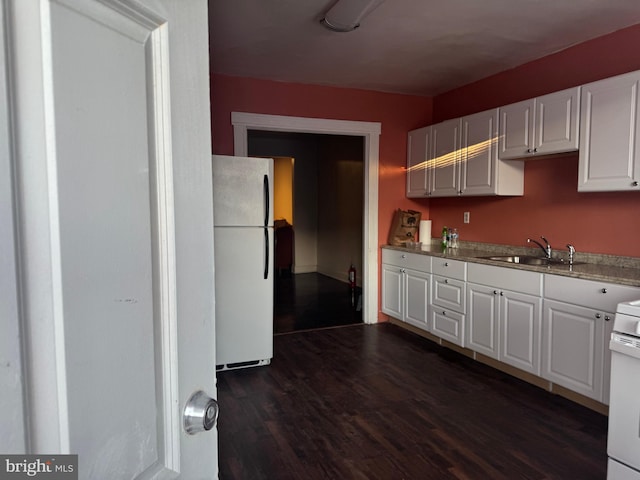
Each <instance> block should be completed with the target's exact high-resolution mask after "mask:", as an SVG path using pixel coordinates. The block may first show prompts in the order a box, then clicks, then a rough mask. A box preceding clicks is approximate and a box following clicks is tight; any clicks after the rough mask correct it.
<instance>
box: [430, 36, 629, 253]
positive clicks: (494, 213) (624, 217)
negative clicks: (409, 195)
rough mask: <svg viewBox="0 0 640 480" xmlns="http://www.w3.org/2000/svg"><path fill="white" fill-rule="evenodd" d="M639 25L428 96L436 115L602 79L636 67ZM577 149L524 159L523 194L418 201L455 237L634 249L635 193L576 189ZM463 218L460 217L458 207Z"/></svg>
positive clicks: (475, 109) (442, 117)
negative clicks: (466, 218)
mask: <svg viewBox="0 0 640 480" xmlns="http://www.w3.org/2000/svg"><path fill="white" fill-rule="evenodd" d="M637 45H640V25H637V26H634V27H630V28H627V29H624V30H620V31H618V32H615V33H613V34H610V35H607V36H604V37H600V38H598V39H595V40H592V41H589V42H586V43H583V44H580V45H576V46H574V47H572V48H569V49H567V50H563V51H562V52H558V53H556V54H554V55H550V56H548V57H545V58H542V59H540V60H537V61H535V62H531V63H528V64H526V65H523V66H521V67H518V68H515V69H512V70H509V71H506V72H503V73H500V74H498V75H495V76H493V77H489V78H487V79H484V80H481V81H479V82H476V83H473V84H470V85H467V86H465V87H462V88H459V89H456V90H453V91H450V92H447V93H445V94H443V95H440V96H438V97H436V98H435V99H434V119H435V121H441V120H445V119H448V118H455V117H459V116H463V115H466V114H469V113H474V112H479V111H483V110H487V109H489V108H495V107H498V106H501V105H507V104H509V103H513V102H516V101H519V100H524V99H527V98H532V97H535V96H537V95H541V94H545V93H549V92H553V91H558V90H562V89H564V88H568V87H571V86H576V85H581V84H584V83H588V82H591V81H595V80H600V79H602V78H606V77H610V76H614V75H617V74H620V73H625V72H629V71H634V70H640V49H638V48H636V46H637ZM577 184H578V154H577V153H572V154H567V155H563V156H560V157H555V158H546V159H536V160H529V161H527V162H526V165H525V194H524V196H523V197H513V198H509V197H507V198H496V197H476V198H473V197H467V198H452V199H432V200H430V201H427V200H423V201H422V202H421V203H424V204H428V205H429V212H430V216H431V219H432V221H433V228H434V232H435V231H438V230H439V229H441V228H442V226H443V225H447V226H456V227H458V229H459V231H460V239H461V240H472V241H482V242H487V243H497V244H509V245H526V239H527V237H531V236H536V237H537V236H539V235H540V234H544V235H545V236H546V237H547V238H548V239H549V242H550V243H551V245H552V246H553V247H555V248H558V249H562V250H566V244H567V243H572V244H574V245H575V247H576V249H577V250H578V252H580V251H583V252H592V253H608V254H615V255H625V256H633V257H638V256H640V240H639V239H640V222H638V221H637V220H636V219H637V213H636V212H637V209H638V207H639V206H640V194H639V193H635V192H603V193H578V192H577ZM465 211H468V212H471V222H470V223H469V224H468V225H464V224H463V223H462V218H463V212H465Z"/></svg>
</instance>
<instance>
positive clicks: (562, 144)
mask: <svg viewBox="0 0 640 480" xmlns="http://www.w3.org/2000/svg"><path fill="white" fill-rule="evenodd" d="M499 110H500V139H499V151H498V156H499V158H500V159H502V160H505V159H513V158H526V157H529V156H534V155H549V154H553V153H562V152H570V151H574V150H577V149H578V138H579V132H580V126H579V118H580V116H579V114H580V87H574V88H569V89H567V90H561V91H559V92H554V93H550V94H548V95H543V96H541V97H537V98H533V99H530V100H524V101H522V102H518V103H513V104H511V105H506V106H504V107H500V109H499Z"/></svg>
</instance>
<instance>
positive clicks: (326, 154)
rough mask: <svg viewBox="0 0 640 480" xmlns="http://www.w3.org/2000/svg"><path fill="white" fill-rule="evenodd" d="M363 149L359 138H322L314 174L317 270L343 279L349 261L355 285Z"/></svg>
mask: <svg viewBox="0 0 640 480" xmlns="http://www.w3.org/2000/svg"><path fill="white" fill-rule="evenodd" d="M363 152H364V138H363V137H353V136H338V135H332V136H327V137H325V138H324V140H323V142H322V146H321V153H320V158H321V160H320V162H321V168H320V169H319V175H318V184H319V187H318V199H319V202H320V205H321V207H320V208H319V210H318V272H320V273H322V274H324V275H328V276H330V277H333V278H336V279H338V280H341V281H347V279H348V278H347V277H348V270H349V266H350V265H351V264H352V263H353V265H354V266H355V267H356V272H357V283H358V284H359V285H361V284H362V282H361V278H360V276H361V274H362V271H363V270H362V244H363V212H364V179H363V172H364V153H363Z"/></svg>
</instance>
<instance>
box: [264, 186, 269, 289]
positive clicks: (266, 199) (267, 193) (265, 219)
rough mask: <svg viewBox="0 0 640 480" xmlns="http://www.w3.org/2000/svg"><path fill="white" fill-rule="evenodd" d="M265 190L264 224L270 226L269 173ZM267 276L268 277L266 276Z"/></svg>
mask: <svg viewBox="0 0 640 480" xmlns="http://www.w3.org/2000/svg"><path fill="white" fill-rule="evenodd" d="M263 185H264V187H263V190H264V226H265V227H267V226H269V207H270V206H269V175H265V176H264V179H263ZM265 278H266V277H265Z"/></svg>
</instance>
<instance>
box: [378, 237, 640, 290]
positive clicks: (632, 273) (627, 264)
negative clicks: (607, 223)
mask: <svg viewBox="0 0 640 480" xmlns="http://www.w3.org/2000/svg"><path fill="white" fill-rule="evenodd" d="M381 248H385V249H389V250H398V251H403V252H407V253H414V254H418V255H427V256H431V257H438V258H450V259H452V260H460V261H463V262H473V263H481V264H485V265H493V266H496V267H503V268H515V269H518V270H528V271H532V272H540V273H546V274H551V275H561V276H565V277H573V278H582V279H585V280H596V281H604V282H608V283H614V284H619V285H628V286H632V287H640V259H637V258H635V257H617V256H614V255H596V254H583V257H587V258H581V259H579V261H581V262H584V261H585V260H586V262H585V263H580V264H576V265H555V264H554V265H545V266H541V265H523V264H517V263H509V262H503V261H499V260H490V259H488V258H482V257H489V256H499V255H532V254H533V255H537V253H533V252H535V251H534V250H532V249H530V248H521V247H509V246H507V245H500V246H497V245H491V244H474V245H469V244H467V245H461V247H460V248H455V249H454V248H448V249H443V248H442V247H441V246H440V245H439V244H437V245H436V244H430V245H426V246H421V247H420V248H407V247H399V246H394V245H382V247H381ZM576 260H578V259H576Z"/></svg>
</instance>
